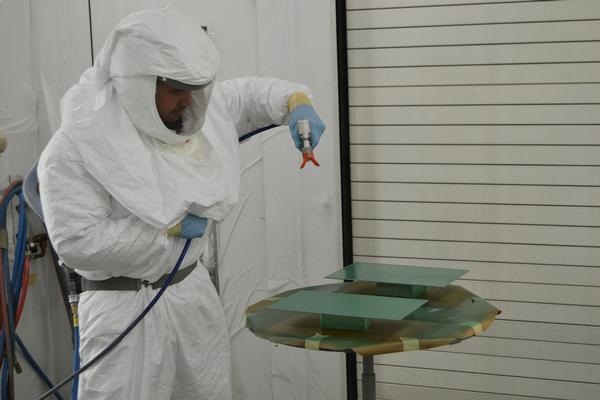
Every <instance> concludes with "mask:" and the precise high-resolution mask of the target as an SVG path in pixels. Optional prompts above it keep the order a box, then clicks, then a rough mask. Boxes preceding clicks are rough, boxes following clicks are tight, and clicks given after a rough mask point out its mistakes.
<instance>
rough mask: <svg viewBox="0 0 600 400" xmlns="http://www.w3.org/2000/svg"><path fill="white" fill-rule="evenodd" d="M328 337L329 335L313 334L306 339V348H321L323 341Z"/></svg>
mask: <svg viewBox="0 0 600 400" xmlns="http://www.w3.org/2000/svg"><path fill="white" fill-rule="evenodd" d="M326 337H328V336H327V335H321V334H319V333H315V334H314V335H313V336H311V337H309V338H308V339H306V340H305V341H304V348H305V349H308V350H319V348H320V346H321V341H322V340H323V339H325V338H326Z"/></svg>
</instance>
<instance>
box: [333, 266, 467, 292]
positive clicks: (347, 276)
mask: <svg viewBox="0 0 600 400" xmlns="http://www.w3.org/2000/svg"><path fill="white" fill-rule="evenodd" d="M467 272H468V270H466V269H450V268H433V267H411V266H408V265H392V264H374V263H354V264H350V265H348V266H347V267H345V268H343V269H341V270H339V271H336V272H334V273H333V274H330V275H327V276H326V278H331V279H342V280H345V281H365V282H382V283H395V284H404V285H421V286H436V287H445V286H448V285H449V284H450V283H452V282H453V281H455V280H456V279H458V278H460V277H461V276H463V275H464V274H466V273H467Z"/></svg>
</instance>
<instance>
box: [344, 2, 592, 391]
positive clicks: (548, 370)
mask: <svg viewBox="0 0 600 400" xmlns="http://www.w3.org/2000/svg"><path fill="white" fill-rule="evenodd" d="M347 8H348V12H347V16H348V38H349V40H348V47H349V52H348V61H349V82H350V121H351V129H350V134H351V161H352V179H353V183H352V196H353V199H352V200H353V207H352V215H353V218H354V221H353V235H354V259H355V260H356V261H371V262H381V263H388V264H407V265H420V266H432V267H451V268H452V267H454V268H465V269H469V270H470V271H469V272H468V273H467V274H466V275H465V276H464V277H463V278H462V279H461V280H459V281H458V282H457V283H458V284H460V285H461V286H463V287H465V288H466V289H468V290H470V291H472V292H474V293H476V294H478V295H479V296H481V297H483V298H485V299H486V300H488V301H490V302H491V303H492V304H494V305H495V306H496V307H498V308H499V309H501V310H502V314H500V315H499V316H498V318H497V320H496V321H495V322H494V323H493V324H492V326H491V327H490V328H489V330H488V331H486V332H484V333H483V334H482V335H481V336H480V337H476V338H472V339H469V340H466V341H464V342H462V343H460V344H456V345H453V346H445V347H442V348H439V349H436V350H431V351H419V352H409V353H399V354H393V355H386V356H378V357H376V360H375V361H376V363H377V366H376V372H377V378H378V380H379V382H378V388H377V394H378V398H381V399H398V398H411V397H417V396H418V398H419V399H422V400H425V399H440V398H444V399H461V400H471V399H477V400H482V399H485V400H505V399H511V400H525V399H528V400H532V399H548V398H552V399H573V400H575V399H582V400H583V399H585V400H587V399H596V398H599V394H600V379H599V377H600V313H599V312H598V310H599V306H600V296H598V293H599V289H600V262H599V259H600V257H599V256H600V251H599V249H600V207H599V203H598V199H599V198H600V191H599V190H598V187H599V186H598V185H599V183H600V180H599V177H600V168H599V167H598V160H599V159H600V150H599V149H600V147H599V146H600V136H599V135H598V125H599V124H600V106H599V104H600V91H599V90H598V89H599V88H600V86H599V85H598V82H600V69H599V68H598V62H599V61H600V58H599V56H598V55H599V54H600V45H599V42H598V32H599V24H598V21H599V20H600V2H598V1H597V0H593V1H592V0H571V1H535V0H534V1H525V0H513V1H496V0H349V1H348V2H347Z"/></svg>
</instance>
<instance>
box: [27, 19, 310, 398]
mask: <svg viewBox="0 0 600 400" xmlns="http://www.w3.org/2000/svg"><path fill="white" fill-rule="evenodd" d="M218 65H219V59H218V53H217V51H216V49H215V48H214V45H213V44H212V42H211V40H210V39H209V38H208V37H207V36H206V35H205V34H204V32H203V31H202V29H201V28H200V27H197V26H196V25H195V23H194V22H192V21H191V20H189V19H188V18H186V17H184V16H183V15H181V14H178V13H176V12H173V11H170V10H166V9H165V10H150V11H143V12H139V13H135V14H132V15H131V16H129V17H127V18H126V19H125V20H123V21H122V22H121V23H120V24H119V25H118V26H117V27H116V28H115V30H114V31H113V32H112V33H111V34H110V36H109V38H108V39H107V41H106V43H105V45H104V47H103V49H102V50H101V52H100V54H99V56H98V58H97V60H96V63H95V65H94V67H92V68H90V69H89V70H87V71H86V72H85V73H84V74H83V75H82V77H81V80H80V82H79V84H77V85H74V86H73V87H72V88H71V89H70V90H69V92H68V93H67V94H66V95H65V96H64V97H63V99H62V101H61V116H62V121H61V127H60V129H59V130H58V131H57V132H56V133H55V135H54V136H53V137H52V139H51V140H50V143H49V144H48V146H47V147H46V149H45V150H44V152H43V154H42V156H41V158H40V162H39V166H38V175H39V179H40V192H41V199H42V206H43V209H44V214H45V219H46V223H47V229H48V232H49V235H50V239H51V241H52V243H53V245H54V247H55V248H56V250H57V252H58V254H59V256H60V258H61V259H62V261H63V262H64V263H65V264H66V265H68V266H70V267H72V268H74V269H75V270H76V271H77V272H78V273H79V274H80V275H82V276H83V277H85V278H87V279H91V280H103V279H107V278H110V277H119V276H125V277H130V278H139V279H144V280H147V281H150V282H154V281H156V280H158V279H159V278H160V277H161V276H162V275H164V274H167V273H169V272H170V270H171V269H172V268H173V266H174V265H175V263H176V261H177V259H178V257H179V255H180V253H181V251H182V248H183V245H184V243H185V240H184V239H182V238H178V237H171V236H169V237H168V236H167V235H166V231H167V229H168V228H169V227H171V226H173V225H174V224H175V223H177V222H179V221H180V220H181V219H182V218H183V217H184V216H185V215H186V214H187V213H193V214H196V215H198V216H202V217H207V218H209V219H210V220H216V221H219V220H221V219H222V218H224V217H225V215H226V214H227V212H228V211H229V210H230V209H231V207H232V206H233V205H234V204H235V202H236V201H237V196H238V187H239V179H240V178H239V177H240V170H239V169H240V168H239V155H238V148H237V147H238V144H237V142H238V136H241V135H242V134H244V133H246V132H248V131H251V130H253V129H255V128H257V127H261V126H264V125H268V124H271V123H274V124H282V123H285V122H286V119H287V118H288V115H287V114H288V109H287V100H288V97H289V96H290V95H291V94H292V93H295V92H299V91H301V92H304V93H305V94H306V95H308V96H310V93H309V91H308V89H307V88H306V87H305V86H303V85H298V84H293V83H290V82H285V81H281V80H277V79H266V78H239V79H232V80H227V81H224V82H219V83H215V84H214V86H213V87H212V97H210V102H209V103H208V106H206V100H207V98H208V97H209V96H208V95H209V91H208V92H207V91H206V90H204V91H203V90H200V91H198V93H195V94H194V96H197V97H196V98H195V100H196V102H195V104H194V106H193V107H191V109H190V112H188V113H187V114H186V115H187V117H186V118H187V120H186V121H184V130H183V132H181V133H179V134H177V133H175V132H173V131H170V130H168V129H167V128H166V127H165V126H164V124H163V123H162V122H161V120H160V118H159V116H158V113H157V110H156V105H155V100H154V93H155V87H156V78H157V76H158V77H168V78H171V79H175V80H178V81H180V82H184V83H187V84H193V85H203V84H206V83H209V82H211V81H212V80H214V77H215V75H216V72H217V69H218ZM202 96H204V97H202ZM203 101H204V103H203ZM204 119H205V122H204V124H203V125H202V121H203V120H204ZM200 127H201V128H202V129H201V131H200ZM290 145H292V144H291V142H290ZM210 227H211V223H209V229H210ZM206 236H207V235H206V234H205V235H204V237H206ZM204 237H203V238H199V239H193V240H192V243H191V246H190V248H189V251H188V253H187V255H186V257H185V259H184V261H183V263H182V266H181V268H182V269H183V268H185V267H187V266H189V265H191V264H192V263H193V262H194V261H197V260H198V259H199V257H200V255H201V253H202V251H203V249H204V248H205V242H204ZM156 291H157V290H153V289H152V288H151V287H143V288H142V289H140V290H139V291H112V290H110V291H86V292H83V293H82V296H81V298H80V305H79V316H80V333H81V338H80V340H81V347H80V355H81V363H82V365H83V364H84V363H85V362H87V361H88V360H90V359H91V358H92V357H94V356H95V355H96V354H97V353H98V352H99V351H101V350H102V349H103V348H104V347H105V346H106V345H108V344H109V343H110V342H111V341H112V340H113V339H114V338H115V337H116V336H118V335H119V334H120V333H121V332H122V331H123V330H124V329H125V328H126V326H128V325H129V323H130V322H131V321H132V320H133V319H134V318H135V317H136V316H137V315H138V314H139V313H140V312H141V311H142V310H143V309H144V307H145V306H146V305H147V304H148V302H149V301H150V300H151V299H152V298H153V297H154V295H155V293H156ZM79 398H80V399H85V400H95V399H120V400H126V399H130V400H139V399H157V400H159V399H165V400H168V399H201V400H217V399H218V400H229V399H230V398H231V388H230V353H229V335H228V333H227V326H226V320H225V316H224V311H223V308H222V305H221V302H220V299H219V297H218V295H217V293H216V291H215V288H214V287H213V285H212V283H211V281H210V279H209V276H208V273H207V270H206V269H205V268H204V267H202V265H199V266H198V267H196V269H195V270H194V271H193V272H192V273H191V274H190V275H189V276H187V277H186V278H185V279H184V280H183V281H181V282H179V283H176V284H174V285H171V286H169V287H168V288H167V290H166V291H165V293H164V295H163V297H162V298H161V299H160V300H159V301H158V303H157V304H156V306H155V307H154V308H153V309H152V311H151V312H150V313H149V314H148V315H147V316H146V317H145V318H144V319H143V321H142V322H141V323H140V324H139V325H138V326H137V327H136V328H135V329H134V330H133V331H132V332H131V333H130V334H129V336H128V337H126V338H125V339H124V341H123V342H121V344H119V345H118V346H117V348H115V350H113V351H112V352H111V353H109V354H108V355H107V356H106V357H105V358H103V359H102V360H101V361H99V362H98V363H97V364H96V365H95V366H94V367H92V368H90V369H89V370H87V371H86V372H84V373H83V374H82V375H81V376H80V382H79Z"/></svg>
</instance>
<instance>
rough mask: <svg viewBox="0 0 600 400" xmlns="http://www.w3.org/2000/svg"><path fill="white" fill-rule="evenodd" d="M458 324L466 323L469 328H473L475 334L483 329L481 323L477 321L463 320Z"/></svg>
mask: <svg viewBox="0 0 600 400" xmlns="http://www.w3.org/2000/svg"><path fill="white" fill-rule="evenodd" d="M460 325H466V326H468V327H469V328H471V329H473V332H475V334H476V335H479V334H480V333H481V332H482V331H483V328H482V327H481V324H480V323H479V322H475V321H469V322H463V323H462V324H460Z"/></svg>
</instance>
